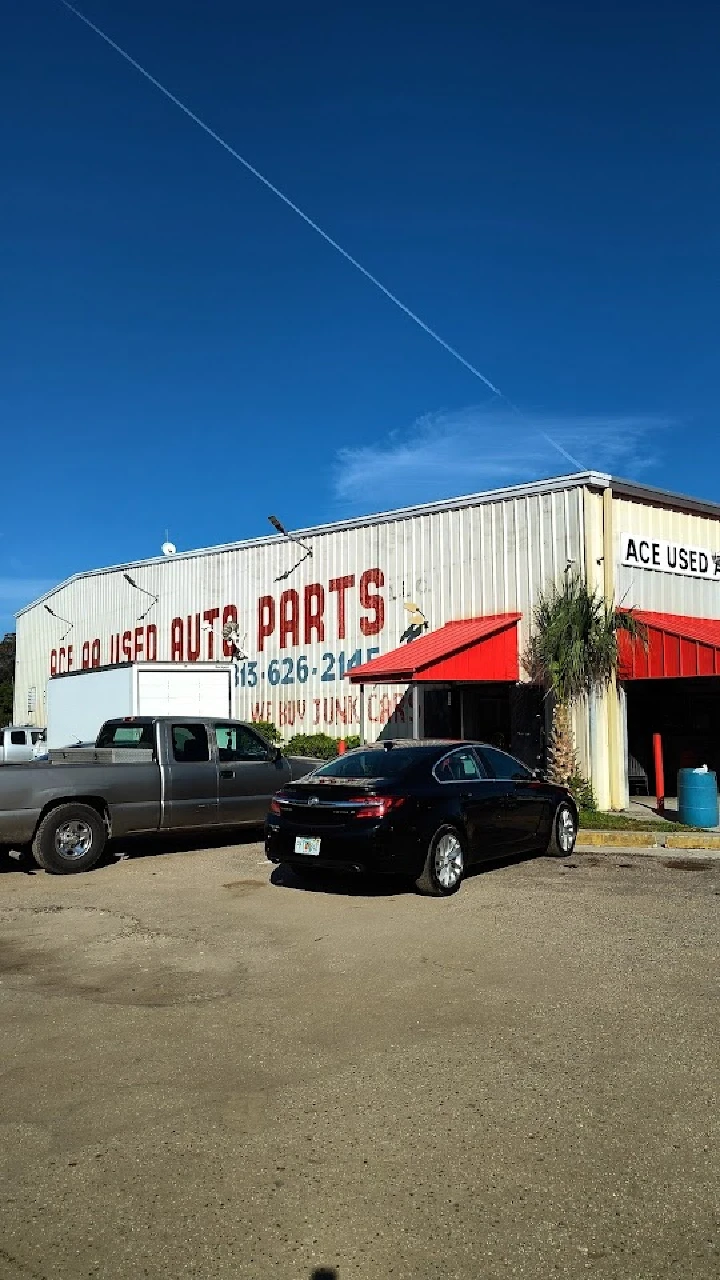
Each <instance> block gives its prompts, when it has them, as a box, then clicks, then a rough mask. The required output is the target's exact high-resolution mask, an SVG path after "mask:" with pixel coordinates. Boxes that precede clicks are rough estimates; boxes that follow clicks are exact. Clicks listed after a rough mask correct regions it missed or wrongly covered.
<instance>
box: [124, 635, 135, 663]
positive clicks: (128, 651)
mask: <svg viewBox="0 0 720 1280" xmlns="http://www.w3.org/2000/svg"><path fill="white" fill-rule="evenodd" d="M132 639H133V635H132V631H123V638H122V651H123V658H124V659H125V661H126V662H132Z"/></svg>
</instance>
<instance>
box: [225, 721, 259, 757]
mask: <svg viewBox="0 0 720 1280" xmlns="http://www.w3.org/2000/svg"><path fill="white" fill-rule="evenodd" d="M215 734H216V739H217V748H218V760H220V761H221V763H222V762H230V761H235V760H267V758H268V755H269V752H268V744H267V743H266V742H265V741H264V739H263V738H261V737H260V736H259V734H256V733H253V732H252V730H251V729H248V728H246V727H245V725H244V724H219V725H218V726H217V727H216V730H215Z"/></svg>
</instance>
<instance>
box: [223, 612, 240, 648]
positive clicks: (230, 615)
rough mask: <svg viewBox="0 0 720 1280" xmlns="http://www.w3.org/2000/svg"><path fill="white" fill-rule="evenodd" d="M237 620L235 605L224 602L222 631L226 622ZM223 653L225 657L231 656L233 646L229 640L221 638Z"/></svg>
mask: <svg viewBox="0 0 720 1280" xmlns="http://www.w3.org/2000/svg"><path fill="white" fill-rule="evenodd" d="M237 620H238V611H237V609H236V608H235V605H234V604H226V605H225V608H224V609H223V615H222V624H223V631H224V630H225V627H226V625H227V623H228V622H235V623H237ZM223 654H224V656H225V657H226V658H232V656H233V647H232V645H231V643H230V641H229V640H223Z"/></svg>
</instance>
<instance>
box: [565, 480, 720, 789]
mask: <svg viewBox="0 0 720 1280" xmlns="http://www.w3.org/2000/svg"><path fill="white" fill-rule="evenodd" d="M584 511H585V557H586V564H587V579H588V582H589V584H590V585H591V586H592V587H596V588H598V589H599V590H601V591H602V592H603V594H604V595H605V597H606V599H608V600H614V601H615V603H616V604H617V605H619V606H621V607H625V608H635V609H646V610H650V611H652V612H660V613H674V614H681V615H688V616H691V617H699V618H717V617H720V559H719V560H718V562H717V564H716V562H715V561H714V560H713V555H717V556H718V557H720V519H719V518H717V517H712V516H710V515H698V514H695V513H692V512H688V511H682V510H679V509H677V508H671V507H669V506H664V505H658V504H657V503H653V502H650V501H642V500H640V499H635V498H627V497H623V496H620V495H614V494H613V493H612V490H611V489H610V488H608V489H606V490H605V491H604V492H590V491H586V499H585V508H584ZM628 537H632V538H633V542H634V550H635V552H636V553H637V554H638V562H637V563H633V564H632V565H631V564H628V563H625V561H627V559H628V556H627V551H628ZM641 541H644V542H645V544H646V545H645V546H644V547H643V549H642V554H643V556H644V558H645V559H646V560H648V561H649V564H648V566H645V565H644V564H643V563H642V561H641V558H640V542H641ZM666 544H670V546H671V549H672V556H673V558H674V560H675V563H676V565H678V566H679V567H681V560H682V557H681V556H680V550H681V549H682V550H684V552H685V557H684V560H685V563H686V564H687V565H688V569H687V571H682V572H680V571H678V572H669V571H668V563H669V562H668V558H667V550H666ZM691 550H695V551H696V552H697V553H698V554H697V556H696V560H695V566H696V574H695V575H694V576H693V574H692V569H691V565H690V551H691ZM700 552H702V553H703V554H704V559H702V560H701V558H700V555H699V553H700ZM653 560H657V561H658V562H659V566H663V567H653V563H652V562H653ZM576 734H577V741H578V749H579V754H580V758H581V763H583V764H584V765H585V767H586V769H587V771H588V774H589V775H590V776H591V777H592V781H593V786H594V789H595V794H596V797H597V800H598V803H599V805H600V807H601V808H623V807H624V806H625V805H626V804H627V803H628V788H627V774H626V763H627V741H626V739H627V723H626V709H625V705H624V695H623V691H622V689H618V688H617V685H616V684H615V683H613V684H612V685H611V687H610V688H609V689H608V690H607V691H606V692H605V693H604V694H601V695H598V696H596V697H594V698H592V699H591V700H590V704H589V705H588V706H587V707H583V706H581V707H578V708H577V711H576Z"/></svg>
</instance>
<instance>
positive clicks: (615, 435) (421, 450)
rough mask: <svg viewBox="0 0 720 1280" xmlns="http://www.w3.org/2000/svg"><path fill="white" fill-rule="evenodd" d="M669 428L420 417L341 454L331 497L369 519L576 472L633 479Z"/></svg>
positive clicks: (607, 421)
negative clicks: (376, 514) (421, 504)
mask: <svg viewBox="0 0 720 1280" xmlns="http://www.w3.org/2000/svg"><path fill="white" fill-rule="evenodd" d="M669 425H670V422H669V421H668V420H667V419H663V418H658V417H650V416H647V417H642V416H634V415H627V416H623V417H621V416H612V415H607V416H602V415H599V414H598V415H594V416H592V417H589V416H588V417H583V418H559V417H556V416H555V417H554V416H552V415H549V414H548V415H534V416H533V417H532V418H528V416H527V415H523V416H522V417H520V416H519V415H518V414H515V413H513V412H512V411H511V410H497V409H495V408H489V409H488V408H482V407H470V408H467V409H462V410H460V411H458V412H455V413H432V414H426V415H425V416H424V417H422V418H420V419H418V421H417V422H416V423H415V424H414V425H413V427H412V428H411V429H410V430H409V431H405V432H398V431H395V432H392V433H391V434H390V435H389V436H387V437H386V439H385V440H384V441H383V442H382V443H380V444H379V445H376V446H374V447H373V446H369V447H364V448H360V449H352V448H345V449H340V450H339V451H338V453H337V455H336V459H335V468H334V489H335V497H336V499H337V500H338V502H339V503H340V504H341V505H342V506H343V507H344V508H345V509H346V510H349V509H351V508H352V509H353V510H355V509H358V510H364V511H370V510H378V509H380V508H388V507H400V506H407V505H411V504H412V503H416V502H429V501H432V500H433V499H439V498H445V497H453V496H455V495H458V494H464V493H472V492H476V491H479V490H482V489H489V488H493V487H495V486H500V485H509V484H516V483H517V484H519V483H522V482H524V481H528V480H539V479H542V478H544V477H546V476H549V475H563V474H569V473H571V472H572V471H575V470H587V471H591V470H592V471H606V472H613V473H615V474H628V473H630V472H632V473H635V474H637V472H638V471H640V470H645V469H646V468H647V467H650V466H653V465H654V464H655V463H656V461H657V458H656V456H655V455H654V453H653V448H654V446H655V444H656V439H655V437H656V436H657V433H658V432H659V431H661V430H663V429H664V428H666V427H668V426H669ZM574 462H577V463H578V465H577V466H575V465H574Z"/></svg>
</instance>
